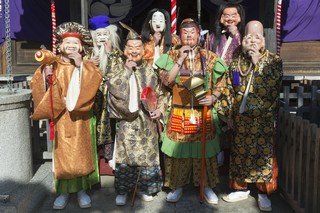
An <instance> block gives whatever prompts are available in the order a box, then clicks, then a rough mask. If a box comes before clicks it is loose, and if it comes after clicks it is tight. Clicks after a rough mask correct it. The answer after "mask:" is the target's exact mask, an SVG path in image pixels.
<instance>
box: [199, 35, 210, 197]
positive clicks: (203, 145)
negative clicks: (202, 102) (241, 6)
mask: <svg viewBox="0 0 320 213" xmlns="http://www.w3.org/2000/svg"><path fill="white" fill-rule="evenodd" d="M208 46H209V37H208V34H207V36H206V65H205V66H206V67H204V70H206V71H207V63H208V54H209V53H208V49H209V48H208ZM206 89H208V79H207V77H206ZM207 113H208V106H203V115H202V119H203V121H202V124H203V129H202V137H201V171H200V203H202V202H203V193H204V173H205V166H206V161H205V160H206V141H207V137H206V119H207Z"/></svg>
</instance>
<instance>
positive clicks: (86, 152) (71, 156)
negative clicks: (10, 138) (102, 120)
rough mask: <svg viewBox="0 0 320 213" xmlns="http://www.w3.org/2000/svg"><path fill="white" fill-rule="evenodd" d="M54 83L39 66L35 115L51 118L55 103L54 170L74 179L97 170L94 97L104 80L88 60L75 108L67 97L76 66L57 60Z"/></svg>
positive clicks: (34, 82) (34, 85)
mask: <svg viewBox="0 0 320 213" xmlns="http://www.w3.org/2000/svg"><path fill="white" fill-rule="evenodd" d="M55 67H56V69H55V71H54V75H53V84H52V87H49V88H48V90H46V88H45V81H44V78H43V75H42V68H43V67H39V68H38V69H37V70H36V72H35V74H34V76H33V78H32V80H31V87H32V95H33V99H34V113H33V115H32V118H33V119H35V120H39V119H50V118H51V112H50V110H51V104H50V95H51V93H52V100H53V101H52V105H53V106H52V107H53V118H54V151H53V154H54V173H55V178H56V179H73V178H76V177H81V176H85V175H88V174H90V173H91V172H93V171H94V170H95V167H94V159H93V154H92V153H93V152H92V141H91V135H90V114H89V111H90V110H91V108H92V106H93V103H94V97H95V95H96V92H97V90H98V88H99V86H100V82H101V80H102V77H101V74H100V71H99V69H98V68H97V67H96V66H95V65H94V64H93V63H92V62H89V61H86V60H84V61H83V63H82V66H81V69H82V77H81V87H80V95H79V99H78V101H77V103H76V106H75V108H74V110H73V111H71V112H69V111H68V110H67V109H66V103H65V97H66V95H67V90H68V86H69V82H70V79H71V76H72V73H73V71H74V69H75V66H74V65H72V64H71V63H66V62H63V61H62V60H61V59H58V62H57V63H56V64H55Z"/></svg>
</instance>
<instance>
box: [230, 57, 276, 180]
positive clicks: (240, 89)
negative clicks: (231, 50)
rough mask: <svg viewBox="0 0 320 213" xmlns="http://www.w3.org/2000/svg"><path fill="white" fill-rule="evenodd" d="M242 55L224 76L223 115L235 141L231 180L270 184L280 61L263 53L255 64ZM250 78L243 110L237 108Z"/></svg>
mask: <svg viewBox="0 0 320 213" xmlns="http://www.w3.org/2000/svg"><path fill="white" fill-rule="evenodd" d="M250 64H251V60H250V59H249V58H247V57H246V56H245V55H244V54H240V55H239V57H238V59H236V60H234V61H233V62H232V63H231V64H230V69H229V72H228V73H227V75H226V78H227V86H228V88H229V91H228V92H226V90H225V93H224V94H225V95H227V96H226V97H227V98H226V100H225V101H226V102H228V103H232V105H230V106H231V107H230V108H228V107H226V108H225V109H226V110H225V112H224V113H225V115H226V116H228V117H232V118H233V120H234V124H235V127H234V141H233V143H232V146H231V162H230V178H231V179H235V180H239V181H243V182H246V183H263V182H271V180H272V168H273V163H274V158H273V156H275V155H274V150H273V147H274V141H273V137H272V136H273V131H274V119H275V117H276V115H275V114H276V112H277V109H278V100H279V92H280V87H281V79H282V61H281V59H280V58H279V57H278V56H276V55H274V54H272V53H269V51H264V52H263V55H262V57H261V59H260V61H259V62H258V63H257V65H252V64H251V65H250ZM251 69H252V70H253V77H252V81H251V84H250V85H249V93H248V98H247V102H246V107H245V111H244V112H243V113H242V114H240V113H239V108H240V105H241V102H242V97H243V94H244V93H245V90H246V87H247V86H248V80H249V77H250V70H251Z"/></svg>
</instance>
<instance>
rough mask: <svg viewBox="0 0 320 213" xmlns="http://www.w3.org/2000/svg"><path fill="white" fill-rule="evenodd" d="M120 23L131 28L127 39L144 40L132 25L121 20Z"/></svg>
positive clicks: (128, 28)
mask: <svg viewBox="0 0 320 213" xmlns="http://www.w3.org/2000/svg"><path fill="white" fill-rule="evenodd" d="M119 23H120V24H121V26H122V27H124V28H126V29H127V30H129V33H128V35H127V39H126V40H127V41H128V40H142V39H141V36H140V35H139V34H138V33H137V32H136V31H135V30H134V29H132V28H131V27H129V26H128V25H126V24H125V23H122V22H121V21H119Z"/></svg>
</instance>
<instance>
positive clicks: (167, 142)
mask: <svg viewBox="0 0 320 213" xmlns="http://www.w3.org/2000/svg"><path fill="white" fill-rule="evenodd" d="M179 30H180V39H181V43H182V47H181V48H180V49H177V50H176V49H173V50H170V51H168V52H167V54H163V55H162V56H161V57H160V58H159V59H158V60H157V62H156V65H157V66H158V67H159V68H160V69H162V70H165V71H166V72H163V74H162V75H161V80H162V82H163V84H164V85H166V86H167V87H169V88H170V89H171V91H172V104H171V110H170V114H169V118H168V121H167V124H166V128H165V131H164V133H163V136H162V141H163V144H162V148H161V150H162V152H164V153H165V155H166V159H165V182H164V185H165V186H166V187H169V188H170V189H171V190H172V191H171V192H170V193H169V194H168V195H167V201H168V202H177V201H178V200H179V199H180V197H181V196H182V192H183V186H185V185H187V184H189V183H190V181H192V183H193V185H194V186H199V185H200V182H201V181H204V186H205V187H204V197H205V199H206V200H207V202H209V203H213V204H217V203H218V197H217V196H216V194H215V193H214V192H213V190H212V188H214V187H216V185H217V184H218V183H219V174H218V165H217V159H216V155H217V153H218V152H219V151H220V148H219V136H218V135H217V134H216V131H215V122H214V118H213V114H212V105H213V104H214V103H215V101H216V100H217V97H216V93H220V92H221V89H223V85H224V78H223V73H224V72H225V66H224V64H223V62H222V61H221V59H219V57H218V56H217V55H216V54H214V53H213V52H211V51H210V50H206V49H203V48H201V47H200V46H199V41H200V28H199V25H198V23H197V22H196V21H194V20H193V19H190V18H188V19H185V20H183V21H182V23H181V25H180V27H179ZM194 77H197V78H194ZM192 78H193V79H198V80H199V79H203V80H202V83H201V84H202V85H204V86H205V88H203V91H200V92H199V91H198V92H199V93H201V94H202V95H203V96H202V98H201V99H200V100H199V99H198V98H197V97H196V93H195V92H193V91H192V90H189V89H188V88H186V83H187V84H188V82H189V83H190V80H191V86H192V84H193V80H192ZM195 81H197V80H195ZM205 107H207V108H208V110H207V114H206V115H203V112H204V108H205ZM203 116H205V118H206V126H205V132H206V138H205V141H203V142H205V143H206V153H205V156H203V157H204V158H205V174H204V180H203V179H201V178H200V176H201V175H200V168H201V158H202V151H201V147H202V132H203V128H204V127H203V122H202V120H203Z"/></svg>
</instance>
